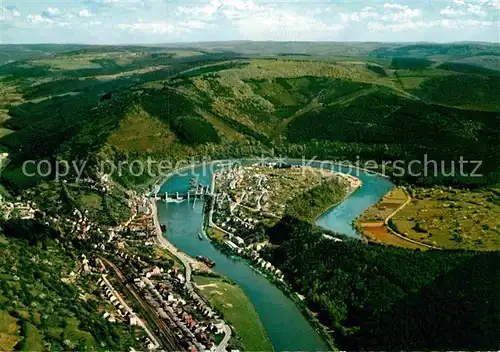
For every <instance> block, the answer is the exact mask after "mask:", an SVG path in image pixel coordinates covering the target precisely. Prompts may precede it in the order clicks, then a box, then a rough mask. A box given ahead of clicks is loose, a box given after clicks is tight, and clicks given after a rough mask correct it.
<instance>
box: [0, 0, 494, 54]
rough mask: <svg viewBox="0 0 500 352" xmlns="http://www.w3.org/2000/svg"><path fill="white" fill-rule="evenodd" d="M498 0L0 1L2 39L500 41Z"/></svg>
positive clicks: (95, 41) (108, 41)
mask: <svg viewBox="0 0 500 352" xmlns="http://www.w3.org/2000/svg"><path fill="white" fill-rule="evenodd" d="M499 15H500V0H447V1H434V0H427V1H421V0H413V1H397V2H384V1H378V0H372V1H341V0H335V1H280V0H278V1H258V0H212V1H204V0H195V1H184V0H174V1H171V0H71V1H68V0H12V1H10V0H1V12H0V24H1V33H0V36H1V38H0V40H1V42H2V43H49V42H57V43H68V42H71V43H92V44H112V43H168V42H189V41H215V40H311V41H406V42H409V41H437V42H446V41H465V40H467V41H471V40H473V41H489V42H499V41H500V27H499V25H500V22H499Z"/></svg>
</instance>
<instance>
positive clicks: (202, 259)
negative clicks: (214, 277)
mask: <svg viewBox="0 0 500 352" xmlns="http://www.w3.org/2000/svg"><path fill="white" fill-rule="evenodd" d="M196 260H199V261H200V262H203V263H205V264H206V265H207V266H208V267H210V268H212V267H213V266H214V265H215V262H214V261H213V260H212V259H210V258H207V257H204V256H202V255H197V256H196Z"/></svg>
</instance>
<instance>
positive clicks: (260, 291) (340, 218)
mask: <svg viewBox="0 0 500 352" xmlns="http://www.w3.org/2000/svg"><path fill="white" fill-rule="evenodd" d="M259 161H262V160H257V159H245V160H239V164H242V163H243V164H244V163H245V162H248V163H250V162H259ZM268 161H272V159H268ZM214 162H215V163H223V162H224V161H214ZM214 162H212V163H214ZM285 162H288V163H290V164H292V165H294V164H296V163H299V164H301V163H302V160H300V159H295V160H290V159H288V160H285ZM206 165H208V163H207V164H206ZM320 165H321V166H323V167H325V168H326V170H331V171H335V172H341V173H345V172H351V173H352V172H353V171H352V170H353V169H352V168H350V169H345V168H342V167H338V166H341V165H342V164H339V163H335V162H331V161H330V162H323V163H321V161H317V162H315V163H313V164H312V166H313V167H319V166H320ZM192 168H193V166H192V165H191V166H186V167H184V168H183V171H184V172H186V171H187V170H192ZM358 170H361V169H360V168H358ZM202 172H203V170H201V169H199V170H194V172H193V176H194V175H196V174H198V173H200V182H202V183H204V184H206V185H208V184H210V181H211V179H212V177H213V175H212V174H210V173H209V174H208V175H207V172H205V173H204V174H203V175H204V176H202ZM176 174H178V172H175V171H174V172H171V173H170V174H169V175H168V177H166V178H165V179H166V180H170V179H171V178H172V176H175V175H176ZM189 179H190V174H185V175H184V176H179V177H175V178H174V179H173V180H172V181H168V185H165V190H166V189H167V188H169V189H172V191H177V190H181V189H183V187H184V184H188V182H189ZM359 179H360V180H362V183H363V187H362V188H359V187H358V191H357V192H356V190H355V189H352V190H351V192H350V194H347V195H346V197H347V198H346V199H345V200H344V202H341V203H343V204H345V205H342V207H339V208H336V210H335V211H332V210H331V211H327V214H323V216H322V217H321V220H320V221H322V223H325V224H326V225H327V226H324V228H325V229H328V230H331V231H335V232H337V233H343V234H348V235H349V236H354V235H351V232H352V231H353V230H352V224H351V222H352V219H354V218H355V217H356V216H358V215H359V213H360V212H361V211H364V209H366V208H367V207H368V206H369V205H371V204H373V203H374V202H377V201H378V200H379V199H380V198H381V197H382V196H383V194H385V192H387V191H388V190H389V189H390V185H391V183H390V182H389V181H388V180H387V178H381V177H377V176H376V175H374V174H373V173H372V172H370V171H369V170H367V171H365V173H364V172H361V171H360V177H359ZM212 186H213V184H212ZM158 187H160V188H161V185H160V186H158ZM158 189H159V188H158ZM335 205H338V204H329V209H330V208H332V206H333V207H334V206H335ZM337 209H338V210H337ZM199 210H200V209H198V211H196V212H193V210H192V209H191V207H190V206H189V205H187V204H181V205H176V206H172V207H169V211H168V212H166V211H165V210H162V211H160V213H161V212H163V215H162V221H163V222H164V223H167V222H168V223H169V224H170V226H173V228H174V229H173V231H171V232H170V233H171V234H172V235H171V236H173V237H172V238H169V240H170V241H172V240H173V241H174V243H176V246H180V248H182V250H183V251H187V252H188V253H190V254H192V255H193V256H194V255H198V254H201V255H204V256H207V257H209V258H211V259H214V260H215V261H216V268H217V271H218V272H221V273H223V274H225V275H227V276H228V277H230V278H231V279H232V280H234V281H235V282H237V283H238V284H239V285H240V286H242V287H243V288H244V290H245V292H247V293H248V295H249V297H250V298H251V299H252V302H253V303H254V305H255V306H256V309H257V311H258V313H259V315H260V317H261V319H262V321H263V323H264V325H265V326H266V330H267V331H268V332H269V334H270V337H271V340H272V341H273V346H276V349H277V350H290V349H297V348H300V349H303V350H327V349H329V348H330V349H331V348H332V347H326V346H325V343H326V342H325V339H322V340H323V341H322V342H320V341H319V339H318V337H316V336H318V332H320V334H321V336H325V334H326V335H328V332H326V333H322V332H321V330H324V328H323V327H322V326H318V325H316V324H315V322H314V318H315V317H314V313H311V312H308V311H304V310H303V308H304V305H305V302H302V301H301V300H300V299H299V298H298V296H297V294H296V293H294V292H287V291H286V290H283V289H281V288H280V287H278V286H277V285H276V284H272V281H270V280H269V279H268V278H266V277H265V276H262V275H261V274H258V276H259V277H262V278H258V277H254V276H252V275H251V274H250V273H249V272H248V270H250V271H253V272H255V269H254V267H253V266H248V264H246V263H244V262H239V260H231V259H230V258H228V257H226V256H224V255H222V253H220V251H219V250H216V249H215V248H213V246H212V245H211V244H209V243H208V242H207V241H202V242H200V241H199V239H198V237H197V236H196V234H197V233H198V232H199V228H200V225H201V216H200V215H199V214H200V212H199ZM328 213H332V214H334V215H333V216H330V215H329V214H328ZM195 214H198V215H195ZM198 218H200V220H197V219H198ZM167 219H169V220H167ZM187 219H189V220H187ZM186 220H187V221H186ZM165 221H167V222H165ZM181 222H182V225H181ZM177 224H178V225H177ZM169 229H172V227H170V228H169ZM188 234H189V236H188ZM247 269H248V270H247ZM253 275H256V274H253ZM249 280H250V281H249ZM263 281H265V282H266V283H264V282H263ZM269 286H273V287H274V288H275V289H271V287H269ZM275 291H279V292H280V293H281V294H278V293H277V292H275ZM283 295H285V296H286V297H287V299H286V300H284V299H283V298H281V296H283ZM286 301H288V302H286ZM276 304H278V306H279V308H277V307H278V306H276ZM289 305H290V307H289ZM291 306H293V308H292V307H291ZM285 307H286V308H285ZM294 310H295V311H297V313H295V312H294ZM270 312H280V313H278V314H279V316H283V317H288V318H289V320H291V321H290V322H286V323H285V322H283V321H281V322H280V323H279V324H277V322H276V313H274V314H273V313H270ZM299 316H300V318H299ZM307 320H309V323H306V321H307ZM292 321H293V323H292ZM304 324H305V325H304ZM285 326H286V329H285V330H282V329H283V328H284V327H285ZM313 326H314V330H316V332H315V333H312V332H306V331H309V329H311V331H312V330H313V329H312V327H313ZM299 327H300V330H297V329H299Z"/></svg>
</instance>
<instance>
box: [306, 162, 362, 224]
mask: <svg viewBox="0 0 500 352" xmlns="http://www.w3.org/2000/svg"><path fill="white" fill-rule="evenodd" d="M338 174H339V175H340V176H341V177H343V178H344V179H346V180H347V182H348V183H349V190H348V191H347V193H346V194H345V196H344V197H343V198H342V200H340V201H338V202H336V203H333V204H330V205H329V206H328V207H326V208H325V209H324V210H323V211H322V212H321V213H320V214H319V215H317V216H316V218H315V219H314V222H316V221H317V220H318V218H319V217H320V216H321V215H323V214H324V213H326V212H327V211H329V210H330V209H332V208H334V207H336V206H338V205H339V204H341V203H342V202H343V201H345V200H346V199H347V198H349V197H350V196H351V195H353V193H354V192H356V191H357V190H358V189H359V188H360V187H362V185H363V182H362V181H361V180H360V179H359V178H357V177H354V176H352V175H349V174H344V173H341V172H339V173H338Z"/></svg>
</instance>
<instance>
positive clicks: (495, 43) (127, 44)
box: [0, 39, 500, 46]
mask: <svg viewBox="0 0 500 352" xmlns="http://www.w3.org/2000/svg"><path fill="white" fill-rule="evenodd" d="M245 42H249V43H324V44H410V45H411V44H431V45H432V44H435V45H443V44H487V45H494V46H500V42H493V41H480V40H477V41H475V40H465V41H449V42H439V41H355V40H352V41H341V40H335V41H324V40H245V39H242V40H207V41H192V42H183V41H181V42H158V43H155V42H150V43H147V42H142V43H125V42H124V43H118V42H117V43H104V44H97V43H87V42H27V43H14V42H12V43H1V42H0V45H89V46H116V45H118V46H156V45H177V44H218V43H221V44H223V43H245Z"/></svg>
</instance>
